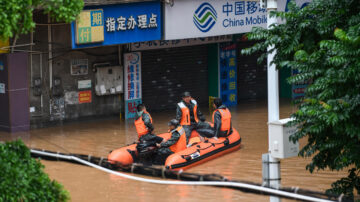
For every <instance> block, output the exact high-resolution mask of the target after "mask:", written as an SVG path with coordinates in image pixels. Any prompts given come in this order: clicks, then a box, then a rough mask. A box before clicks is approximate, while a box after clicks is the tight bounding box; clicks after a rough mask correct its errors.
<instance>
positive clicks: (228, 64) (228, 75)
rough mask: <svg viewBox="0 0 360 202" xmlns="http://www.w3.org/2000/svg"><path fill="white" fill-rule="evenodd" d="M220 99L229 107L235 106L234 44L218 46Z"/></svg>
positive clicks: (235, 70)
mask: <svg viewBox="0 0 360 202" xmlns="http://www.w3.org/2000/svg"><path fill="white" fill-rule="evenodd" d="M219 63H220V64H219V66H220V67H219V68H220V75H219V76H220V79H219V80H220V98H221V99H222V101H223V103H224V104H225V105H226V106H228V107H230V106H234V105H236V104H237V65H236V44H234V43H221V44H220V45H219Z"/></svg>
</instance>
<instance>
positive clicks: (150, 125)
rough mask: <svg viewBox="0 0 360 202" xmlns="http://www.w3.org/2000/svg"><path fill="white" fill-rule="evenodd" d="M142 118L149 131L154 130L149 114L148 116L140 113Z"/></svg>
mask: <svg viewBox="0 0 360 202" xmlns="http://www.w3.org/2000/svg"><path fill="white" fill-rule="evenodd" d="M142 119H143V121H144V124H145V126H146V127H147V128H148V129H149V130H150V132H151V131H153V130H154V126H153V124H152V123H151V120H150V116H149V115H148V114H146V113H144V114H143V115H142Z"/></svg>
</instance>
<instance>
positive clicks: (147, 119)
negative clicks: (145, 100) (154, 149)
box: [134, 104, 162, 142]
mask: <svg viewBox="0 0 360 202" xmlns="http://www.w3.org/2000/svg"><path fill="white" fill-rule="evenodd" d="M136 109H137V113H136V115H135V121H134V124H135V128H136V132H137V134H138V139H139V141H140V142H141V141H149V140H153V139H154V138H156V139H157V142H159V141H160V142H161V141H162V139H161V140H160V139H159V138H161V137H158V136H156V135H154V134H152V132H153V131H154V126H153V124H152V118H151V115H150V113H149V112H148V111H146V107H145V105H144V104H139V105H138V106H137V107H136Z"/></svg>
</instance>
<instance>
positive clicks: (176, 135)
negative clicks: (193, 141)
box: [160, 131, 180, 147]
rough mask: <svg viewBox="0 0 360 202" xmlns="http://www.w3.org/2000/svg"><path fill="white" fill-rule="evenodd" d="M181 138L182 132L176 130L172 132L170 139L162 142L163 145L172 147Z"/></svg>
mask: <svg viewBox="0 0 360 202" xmlns="http://www.w3.org/2000/svg"><path fill="white" fill-rule="evenodd" d="M179 138H180V134H179V133H178V132H177V131H175V132H173V133H172V134H171V138H170V139H168V140H167V141H166V142H163V143H161V144H160V146H161V147H170V146H171V145H173V144H175V143H176V142H177V141H178V140H179Z"/></svg>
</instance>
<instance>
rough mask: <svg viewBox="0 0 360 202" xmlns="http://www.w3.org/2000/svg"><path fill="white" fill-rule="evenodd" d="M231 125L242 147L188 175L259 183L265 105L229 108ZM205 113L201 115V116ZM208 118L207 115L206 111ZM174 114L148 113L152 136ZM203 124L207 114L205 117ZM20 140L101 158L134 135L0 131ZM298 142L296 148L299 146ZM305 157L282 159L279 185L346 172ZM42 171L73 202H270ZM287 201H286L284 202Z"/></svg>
mask: <svg viewBox="0 0 360 202" xmlns="http://www.w3.org/2000/svg"><path fill="white" fill-rule="evenodd" d="M293 110H294V109H293V107H292V106H291V105H290V104H284V103H283V104H282V105H281V109H280V114H281V118H286V117H288V116H289V114H290V113H291V112H292V111H293ZM231 112H232V121H233V126H234V127H235V128H236V129H237V130H238V131H239V133H240V135H241V137H242V148H241V149H240V150H238V151H236V152H233V153H230V154H227V155H225V156H222V157H220V158H217V159H215V160H212V161H209V162H206V163H204V164H202V165H199V166H196V167H194V168H191V169H189V170H188V171H189V172H196V173H208V174H209V173H216V174H220V175H224V176H226V177H229V178H232V179H239V180H246V181H253V182H257V183H261V180H262V178H261V175H262V172H261V155H262V154H263V153H266V152H267V148H268V139H267V124H266V123H267V104H266V103H265V102H252V103H246V104H240V105H239V106H237V107H236V108H233V109H231ZM205 114H206V113H205ZM207 114H208V113H207ZM174 115H175V112H170V113H169V112H162V113H152V116H153V120H154V125H155V128H156V129H155V132H156V133H162V132H165V131H166V130H167V121H168V120H170V119H171V118H173V117H174ZM207 120H210V116H209V115H207ZM16 138H21V139H23V141H24V142H25V143H26V144H27V145H28V146H29V147H32V148H43V149H46V150H52V151H59V152H65V153H66V152H71V153H82V154H91V155H93V156H103V157H106V156H107V154H108V152H109V151H110V150H113V149H115V148H119V147H121V146H123V145H126V144H129V143H132V142H134V141H135V140H136V138H137V136H136V132H135V128H134V126H133V123H132V122H128V123H125V122H121V121H119V120H101V121H99V120H97V121H89V122H82V123H71V124H67V125H64V126H58V127H51V128H45V129H37V130H31V131H30V132H28V133H15V134H10V133H3V132H0V141H7V140H12V139H16ZM304 141H305V140H302V141H301V142H300V146H301V145H304ZM308 162H310V159H303V158H300V157H293V158H289V159H285V160H282V161H281V177H282V182H281V183H282V185H283V186H299V187H300V188H304V189H312V190H317V191H324V190H326V189H328V188H329V187H330V184H331V182H333V181H335V180H336V179H339V178H340V177H343V176H345V174H346V173H345V171H341V172H330V171H320V172H315V173H314V174H310V173H309V172H308V171H306V170H305V166H306V164H307V163H308ZM42 163H43V164H44V165H45V171H46V172H47V173H48V174H49V176H50V178H52V179H56V180H57V181H59V182H60V183H62V184H63V185H64V186H65V188H66V189H67V190H69V192H70V195H71V200H72V201H170V200H171V201H205V200H207V201H209V200H210V201H222V202H225V201H235V200H236V201H240V200H242V201H269V197H268V196H260V195H255V194H246V193H243V192H240V191H235V190H230V189H225V188H215V187H201V186H177V185H171V186H168V185H156V184H149V183H145V182H137V181H132V180H128V179H123V178H120V177H117V176H113V175H110V174H108V173H105V172H102V171H99V170H96V169H94V168H90V167H86V166H81V165H76V164H71V163H65V162H53V161H45V160H43V161H42ZM286 201H287V200H286Z"/></svg>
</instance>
